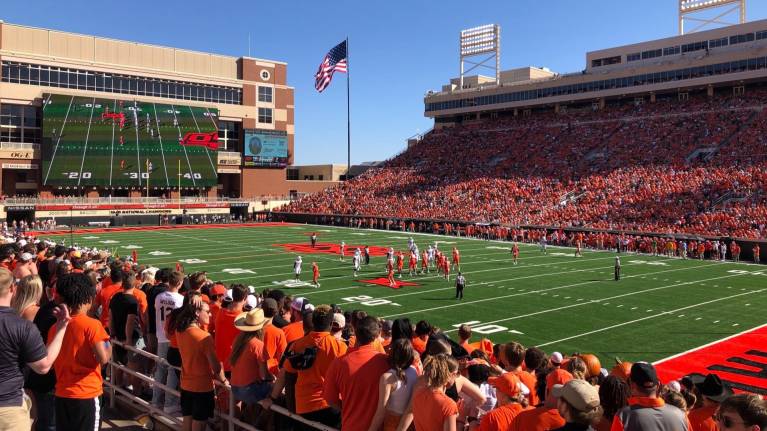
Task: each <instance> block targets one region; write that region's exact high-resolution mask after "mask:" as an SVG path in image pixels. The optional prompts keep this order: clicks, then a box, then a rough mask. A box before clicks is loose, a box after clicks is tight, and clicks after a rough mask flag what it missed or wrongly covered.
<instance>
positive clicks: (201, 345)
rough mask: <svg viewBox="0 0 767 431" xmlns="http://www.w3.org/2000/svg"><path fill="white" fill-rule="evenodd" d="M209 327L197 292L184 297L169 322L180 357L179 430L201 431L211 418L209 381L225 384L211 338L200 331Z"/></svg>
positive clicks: (207, 309)
mask: <svg viewBox="0 0 767 431" xmlns="http://www.w3.org/2000/svg"><path fill="white" fill-rule="evenodd" d="M209 324H210V307H209V306H208V304H206V303H204V302H202V301H201V295H200V293H198V292H193V293H191V292H190V293H189V294H188V295H187V296H186V298H184V304H183V305H182V306H181V309H180V311H179V312H178V314H176V315H175V316H174V319H173V320H172V321H171V322H170V323H169V329H170V330H171V332H175V333H176V338H177V340H178V350H179V353H180V354H181V413H182V415H183V418H184V421H183V424H182V430H184V431H203V430H204V429H205V427H206V425H207V421H208V419H211V418H213V413H214V409H215V392H214V387H213V381H214V380H216V381H219V382H221V383H223V384H224V385H228V384H229V382H227V380H226V377H224V371H223V368H222V367H221V363H220V362H219V361H218V358H217V357H216V348H215V346H214V344H213V337H212V336H211V335H210V334H209V333H207V332H205V331H203V330H202V329H201V327H202V326H207V325H209Z"/></svg>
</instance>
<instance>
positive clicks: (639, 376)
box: [629, 362, 658, 388]
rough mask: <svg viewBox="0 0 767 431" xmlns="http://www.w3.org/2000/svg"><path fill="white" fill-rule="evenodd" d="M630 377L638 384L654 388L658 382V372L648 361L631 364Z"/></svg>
mask: <svg viewBox="0 0 767 431" xmlns="http://www.w3.org/2000/svg"><path fill="white" fill-rule="evenodd" d="M629 379H630V380H631V381H632V382H634V384H636V385H637V386H641V387H644V388H652V387H653V386H656V385H657V384H658V374H657V373H656V372H655V367H653V366H652V365H651V364H648V363H647V362H637V363H635V364H634V365H632V366H631V375H630V376H629Z"/></svg>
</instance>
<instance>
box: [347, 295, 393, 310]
mask: <svg viewBox="0 0 767 431" xmlns="http://www.w3.org/2000/svg"><path fill="white" fill-rule="evenodd" d="M341 299H343V300H344V301H346V302H359V303H360V304H362V305H367V306H369V307H375V306H378V305H394V306H396V307H399V306H400V305H399V304H397V303H396V302H391V301H389V300H388V299H375V298H373V297H372V296H367V295H359V296H348V297H346V298H341Z"/></svg>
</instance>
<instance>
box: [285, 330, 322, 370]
mask: <svg viewBox="0 0 767 431" xmlns="http://www.w3.org/2000/svg"><path fill="white" fill-rule="evenodd" d="M328 336H329V337H332V335H328ZM320 340H322V338H320V339H318V340H314V347H307V348H306V349H304V351H303V352H301V353H297V352H295V351H293V350H292V346H290V347H289V348H288V350H287V351H286V352H285V359H287V360H288V361H289V362H290V366H291V367H293V368H294V369H296V370H308V369H310V368H312V366H313V365H314V361H315V360H316V359H317V353H318V352H319V350H320V347H319V346H318V344H317V343H318V342H319V341H320Z"/></svg>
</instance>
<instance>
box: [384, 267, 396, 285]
mask: <svg viewBox="0 0 767 431" xmlns="http://www.w3.org/2000/svg"><path fill="white" fill-rule="evenodd" d="M387 266H388V272H387V274H386V278H387V280H389V287H394V286H396V284H395V283H394V266H392V265H391V263H389V264H387Z"/></svg>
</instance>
